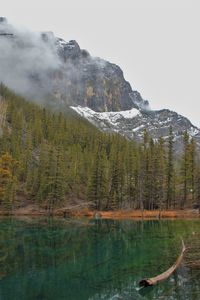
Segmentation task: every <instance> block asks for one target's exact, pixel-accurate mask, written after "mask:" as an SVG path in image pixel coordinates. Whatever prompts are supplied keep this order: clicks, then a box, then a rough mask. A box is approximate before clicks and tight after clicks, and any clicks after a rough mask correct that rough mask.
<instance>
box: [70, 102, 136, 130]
mask: <svg viewBox="0 0 200 300" xmlns="http://www.w3.org/2000/svg"><path fill="white" fill-rule="evenodd" d="M71 108H72V109H73V110H75V111H76V112H77V113H78V114H79V115H81V116H82V117H84V118H86V119H88V120H89V121H91V122H92V121H94V120H95V119H98V120H102V121H106V122H107V123H110V124H111V125H112V126H116V125H117V123H118V120H119V119H133V118H134V117H136V116H138V115H139V114H140V111H139V110H138V109H136V108H132V109H130V110H124V111H108V112H96V111H94V110H92V109H90V108H89V107H82V106H71ZM92 123H94V122H92Z"/></svg>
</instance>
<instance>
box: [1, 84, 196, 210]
mask: <svg viewBox="0 0 200 300" xmlns="http://www.w3.org/2000/svg"><path fill="white" fill-rule="evenodd" d="M54 105H55V103H54ZM174 140H175V137H174V136H173V130H172V128H169V135H168V139H165V140H164V139H163V138H162V137H160V138H159V140H156V141H155V140H153V139H151V137H150V136H149V134H148V128H146V129H145V130H144V133H143V142H142V143H140V144H139V143H136V142H134V141H129V140H127V139H125V138H123V137H122V136H120V135H118V134H107V133H103V132H100V131H99V130H98V129H97V128H95V127H94V126H92V125H91V124H89V123H88V122H87V121H86V120H84V119H82V118H81V117H79V116H78V115H76V114H75V112H73V111H71V110H70V109H67V110H66V112H64V113H63V112H61V111H59V109H57V110H55V109H53V108H52V107H50V106H49V107H47V106H43V105H39V104H35V103H33V102H30V101H28V100H26V99H25V98H23V97H21V96H19V95H16V94H15V93H14V92H13V91H11V90H9V89H8V88H7V87H6V86H5V85H3V84H1V85H0V207H1V210H6V211H12V210H15V209H17V208H20V207H24V206H26V205H29V204H34V205H37V206H38V207H41V208H45V209H46V210H48V211H51V212H53V210H54V209H55V208H59V207H68V206H71V205H81V204H82V205H83V206H84V205H85V206H87V207H88V208H89V209H91V210H117V209H148V210H153V209H179V208H181V209H184V208H189V207H190V208H191V207H198V206H199V201H200V162H199V155H198V151H197V147H196V144H195V141H194V139H192V138H190V136H189V134H188V133H187V132H184V133H183V151H182V153H180V155H178V156H177V155H175V151H174Z"/></svg>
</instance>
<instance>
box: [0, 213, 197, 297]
mask: <svg viewBox="0 0 200 300" xmlns="http://www.w3.org/2000/svg"><path fill="white" fill-rule="evenodd" d="M192 232H200V221H198V220H193V221H192V220H175V221H171V220H163V221H156V220H154V221H144V222H143V221H130V220H129V221H128V220H127V221H112V220H90V221H89V220H87V219H85V220H69V219H54V220H53V219H44V218H41V219H39V218H37V219H26V220H25V219H24V220H17V219H8V218H4V219H1V220H0V299H1V300H14V299H16V300H31V299H34V300H36V299H38V300H43V299H45V300H46V299H47V300H53V299H58V300H60V299H65V300H100V299H106V300H107V299H110V300H111V299H112V300H117V299H123V300H126V299H131V300H134V299H136V300H140V299H144V300H145V299H155V300H157V299H171V300H180V299H184V300H187V299H189V300H191V299H195V300H197V299H200V270H191V269H189V268H188V267H186V266H184V264H182V266H181V267H180V268H179V269H178V270H177V272H175V273H174V274H173V275H172V276H171V277H170V278H169V279H168V280H166V281H165V282H163V283H160V284H159V285H158V286H156V287H154V288H147V289H142V290H139V289H138V282H139V281H140V280H141V279H142V278H145V277H151V276H155V275H158V274H159V273H161V272H163V271H164V270H166V269H167V268H169V267H170V266H171V265H172V264H173V263H174V261H175V260H176V258H177V256H178V255H179V253H180V250H181V237H183V238H184V240H185V241H187V239H188V237H189V236H190V235H191V233H192Z"/></svg>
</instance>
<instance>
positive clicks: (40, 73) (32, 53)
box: [0, 20, 60, 99]
mask: <svg viewBox="0 0 200 300" xmlns="http://www.w3.org/2000/svg"><path fill="white" fill-rule="evenodd" d="M5 34H7V35H5ZM10 34H12V35H10ZM47 39H48V42H47ZM55 41H56V40H55V37H54V36H53V34H51V33H48V34H47V33H46V34H41V33H37V32H32V31H30V30H27V29H19V28H16V27H14V26H12V25H10V24H8V23H7V22H5V21H4V20H2V22H0V81H1V82H3V83H5V84H6V85H7V86H8V87H11V88H12V89H14V90H15V91H16V92H19V93H20V94H23V95H25V96H28V97H30V98H37V99H42V98H43V96H44V95H46V94H47V93H48V92H50V91H51V88H52V87H51V84H50V80H49V76H51V74H52V73H53V72H54V71H56V70H57V69H58V68H59V65H60V60H59V57H58V55H57V52H56V47H55Z"/></svg>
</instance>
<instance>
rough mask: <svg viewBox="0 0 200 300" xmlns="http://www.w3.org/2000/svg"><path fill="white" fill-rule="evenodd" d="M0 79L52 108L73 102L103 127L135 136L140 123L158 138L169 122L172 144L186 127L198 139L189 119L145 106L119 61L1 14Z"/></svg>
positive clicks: (138, 136) (140, 129)
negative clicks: (24, 27) (29, 28)
mask: <svg viewBox="0 0 200 300" xmlns="http://www.w3.org/2000/svg"><path fill="white" fill-rule="evenodd" d="M0 81H2V82H4V83H5V84H6V85H7V86H8V87H10V88H12V89H14V90H15V91H17V92H18V93H20V94H22V95H24V96H26V97H28V98H30V99H37V100H36V101H39V102H41V101H42V102H43V103H44V104H45V103H48V105H51V106H52V107H53V108H54V109H58V108H59V109H60V108H62V109H63V110H67V109H68V107H69V106H72V107H73V109H74V110H76V112H78V113H79V114H81V116H83V117H85V118H87V119H88V120H89V121H90V122H92V123H93V124H95V126H97V127H98V128H100V129H101V130H103V131H110V132H112V131H114V132H119V133H120V134H122V135H124V136H126V137H127V138H129V139H135V140H139V141H140V140H141V137H142V133H143V130H144V128H146V129H147V130H148V131H149V133H150V135H151V136H152V137H153V138H154V139H157V138H158V137H160V136H163V137H164V138H167V135H168V130H169V126H172V127H173V132H174V135H175V147H176V149H177V150H179V148H180V147H179V146H180V144H181V140H182V135H183V132H184V131H185V130H187V131H188V132H189V134H190V136H191V137H194V138H195V140H196V142H197V144H198V146H199V144H200V131H199V129H198V128H196V127H195V126H193V125H192V124H191V122H190V121H189V120H188V119H186V118H185V117H183V116H181V115H179V114H177V113H175V112H173V111H170V110H167V109H163V110H160V111H152V110H150V108H149V103H148V101H146V100H144V99H142V97H141V95H140V93H139V92H137V91H135V90H133V89H132V87H131V85H130V84H129V83H128V82H127V81H126V80H125V79H124V76H123V72H122V70H121V69H120V67H119V66H117V65H115V64H113V63H110V62H108V61H105V60H103V59H101V58H96V57H92V56H91V55H90V54H89V53H88V52H87V51H86V50H83V49H81V48H80V47H79V45H78V43H77V42H76V41H74V40H72V41H69V42H66V41H64V40H63V39H61V38H57V37H56V36H54V34H53V33H52V32H42V33H33V32H30V31H22V30H19V29H17V28H15V27H13V26H12V25H10V24H9V23H8V22H7V20H6V19H5V18H0ZM134 109H135V110H137V113H136V111H134ZM130 110H131V112H129V111H130ZM123 111H127V112H126V113H124V112H123ZM114 112H120V113H117V114H115V113H114ZM133 112H135V113H133ZM113 118H114V119H113Z"/></svg>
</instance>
